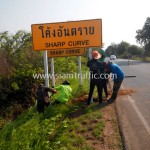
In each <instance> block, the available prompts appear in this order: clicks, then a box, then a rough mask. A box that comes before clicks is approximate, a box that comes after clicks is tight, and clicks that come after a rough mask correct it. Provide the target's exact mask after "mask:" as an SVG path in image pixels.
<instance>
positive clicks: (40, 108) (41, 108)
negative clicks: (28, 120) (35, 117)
mask: <svg viewBox="0 0 150 150" xmlns="http://www.w3.org/2000/svg"><path fill="white" fill-rule="evenodd" d="M49 105H50V102H49V103H46V102H45V101H44V99H39V100H38V101H37V111H38V113H44V109H45V107H47V106H49Z"/></svg>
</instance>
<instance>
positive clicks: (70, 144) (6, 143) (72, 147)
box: [0, 79, 105, 150]
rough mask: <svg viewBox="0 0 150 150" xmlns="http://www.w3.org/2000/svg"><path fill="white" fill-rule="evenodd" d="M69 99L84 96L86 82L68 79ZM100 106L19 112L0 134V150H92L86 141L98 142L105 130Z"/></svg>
mask: <svg viewBox="0 0 150 150" xmlns="http://www.w3.org/2000/svg"><path fill="white" fill-rule="evenodd" d="M70 82H71V87H72V89H73V96H72V98H74V97H78V96H80V95H83V94H87V92H88V90H89V80H83V86H79V85H78V80H77V79H74V80H71V81H70ZM100 109H101V106H100V105H97V104H95V103H92V104H91V105H90V106H89V107H83V103H73V102H72V101H69V102H68V103H66V104H58V105H55V106H52V107H47V108H46V109H45V112H44V114H38V113H37V110H36V106H34V107H31V108H30V109H28V111H27V112H24V113H22V114H21V115H20V116H18V118H17V119H15V120H14V121H13V122H10V123H8V124H7V125H5V126H4V127H3V128H2V129H1V131H0V149H1V150H20V149H26V150H41V149H44V150H58V149H59V150H77V149H78V150H80V149H81V150H92V149H93V147H92V145H89V144H88V143H87V140H88V139H89V138H91V137H92V138H94V139H97V140H100V139H101V138H102V136H103V129H104V127H105V124H104V121H103V114H102V112H101V111H100ZM87 133H88V135H87Z"/></svg>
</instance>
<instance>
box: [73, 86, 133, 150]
mask: <svg viewBox="0 0 150 150" xmlns="http://www.w3.org/2000/svg"><path fill="white" fill-rule="evenodd" d="M134 92H135V91H134V90H133V89H124V90H119V93H118V98H119V97H120V96H123V95H131V94H132V93H134ZM110 95H111V93H110V92H109V97H110ZM86 99H87V95H84V96H82V97H80V98H79V99H76V100H77V101H83V102H84V101H85V100H86ZM105 103H106V102H104V105H105ZM100 111H101V112H102V114H103V118H102V119H103V121H104V124H105V127H104V130H103V135H102V137H101V138H100V139H97V138H95V137H94V136H93V135H92V134H91V132H90V131H89V132H84V133H80V134H84V135H83V136H84V137H85V138H86V143H87V144H88V145H89V146H90V147H92V148H93V150H121V149H123V148H122V147H123V143H122V139H121V135H120V131H119V127H118V120H117V116H116V110H115V103H112V104H109V105H106V106H104V107H101V108H100ZM78 113H79V115H81V113H82V111H79V112H78ZM78 113H76V114H74V115H73V116H72V117H77V116H78ZM97 122H98V120H95V121H94V122H92V123H97Z"/></svg>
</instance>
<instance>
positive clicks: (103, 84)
mask: <svg viewBox="0 0 150 150" xmlns="http://www.w3.org/2000/svg"><path fill="white" fill-rule="evenodd" d="M102 89H104V92H105V96H106V98H107V97H108V91H107V80H106V79H102Z"/></svg>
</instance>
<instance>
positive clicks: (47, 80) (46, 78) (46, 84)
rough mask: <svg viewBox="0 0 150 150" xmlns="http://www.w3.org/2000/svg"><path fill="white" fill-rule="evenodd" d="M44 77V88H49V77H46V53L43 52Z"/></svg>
mask: <svg viewBox="0 0 150 150" xmlns="http://www.w3.org/2000/svg"><path fill="white" fill-rule="evenodd" d="M43 55H44V75H45V86H47V87H49V76H48V62H47V51H46V50H45V51H44V54H43Z"/></svg>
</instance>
